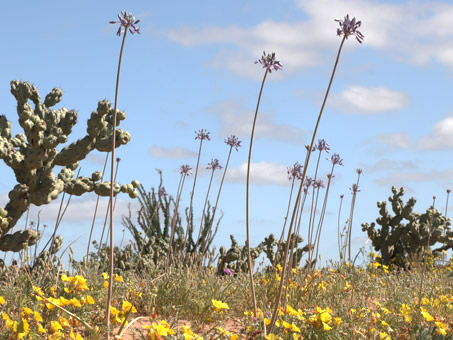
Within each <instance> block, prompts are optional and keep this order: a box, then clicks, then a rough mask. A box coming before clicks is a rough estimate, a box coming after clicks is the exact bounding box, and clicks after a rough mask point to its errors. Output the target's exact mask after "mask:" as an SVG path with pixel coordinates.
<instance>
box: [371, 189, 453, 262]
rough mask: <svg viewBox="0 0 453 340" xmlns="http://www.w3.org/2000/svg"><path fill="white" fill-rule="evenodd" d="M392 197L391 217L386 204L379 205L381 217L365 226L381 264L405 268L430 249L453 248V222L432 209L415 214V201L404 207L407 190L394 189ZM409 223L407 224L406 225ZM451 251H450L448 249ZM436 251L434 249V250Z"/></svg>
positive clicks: (390, 199)
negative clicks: (452, 227) (442, 245)
mask: <svg viewBox="0 0 453 340" xmlns="http://www.w3.org/2000/svg"><path fill="white" fill-rule="evenodd" d="M392 193H393V196H390V197H389V201H390V203H391V205H392V211H393V213H394V214H395V215H394V216H392V215H391V214H389V212H388V210H387V202H385V201H384V202H381V201H379V202H377V206H378V208H379V215H380V217H378V218H377V219H376V223H377V224H379V225H380V229H378V228H376V223H374V222H372V223H371V224H368V223H363V224H362V230H363V231H366V232H367V234H368V238H369V239H370V240H371V242H372V244H373V246H374V249H375V250H376V251H380V252H381V256H382V257H381V260H380V261H381V262H382V264H385V265H389V264H395V265H397V266H400V267H403V266H406V265H408V264H409V263H410V261H412V260H416V259H417V257H420V256H421V255H422V254H423V251H424V250H425V249H426V248H427V247H431V246H433V245H435V244H436V243H441V244H444V245H446V246H447V247H453V232H452V231H451V230H450V224H451V223H450V219H449V218H446V217H445V216H443V215H442V213H441V212H440V211H439V210H437V209H435V208H434V207H433V206H431V207H430V208H428V209H427V210H426V212H425V213H424V214H419V213H416V212H413V209H414V206H415V203H416V199H415V198H414V197H412V198H410V199H409V200H408V201H407V203H406V204H404V202H403V200H402V199H401V197H402V196H403V195H404V189H403V188H400V189H399V190H397V188H396V187H392ZM404 220H406V221H407V223H403V221H404ZM447 249H448V248H447ZM434 252H435V250H434Z"/></svg>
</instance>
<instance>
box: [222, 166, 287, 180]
mask: <svg viewBox="0 0 453 340" xmlns="http://www.w3.org/2000/svg"><path fill="white" fill-rule="evenodd" d="M246 179H247V163H242V164H241V165H240V166H239V167H238V168H231V169H228V174H227V175H226V177H225V180H226V181H229V182H241V183H243V182H245V181H246ZM250 183H253V184H257V185H267V184H278V185H288V183H289V182H288V177H287V173H286V166H284V165H280V164H275V163H270V162H258V163H251V164H250Z"/></svg>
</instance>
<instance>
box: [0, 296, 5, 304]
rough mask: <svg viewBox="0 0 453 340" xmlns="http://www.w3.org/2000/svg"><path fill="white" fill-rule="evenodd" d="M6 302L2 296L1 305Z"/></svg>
mask: <svg viewBox="0 0 453 340" xmlns="http://www.w3.org/2000/svg"><path fill="white" fill-rule="evenodd" d="M4 303H5V299H4V298H3V296H0V305H3V304H4Z"/></svg>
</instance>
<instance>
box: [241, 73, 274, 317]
mask: <svg viewBox="0 0 453 340" xmlns="http://www.w3.org/2000/svg"><path fill="white" fill-rule="evenodd" d="M268 72H269V71H268V69H266V72H264V77H263V82H262V83H261V89H260V94H259V95H258V102H257V103H256V110H255V117H254V118H253V125H252V134H251V136H250V148H249V156H248V160H247V185H246V193H245V224H246V231H247V262H248V267H249V278H250V286H251V287H250V288H251V291H252V300H253V312H254V316H255V317H257V315H258V314H257V307H256V295H255V284H254V282H253V268H252V254H251V252H250V224H249V184H250V161H251V159H252V147H253V136H254V135H255V126H256V118H257V116H258V109H259V107H260V101H261V95H262V93H263V87H264V83H265V81H266V77H267V73H268Z"/></svg>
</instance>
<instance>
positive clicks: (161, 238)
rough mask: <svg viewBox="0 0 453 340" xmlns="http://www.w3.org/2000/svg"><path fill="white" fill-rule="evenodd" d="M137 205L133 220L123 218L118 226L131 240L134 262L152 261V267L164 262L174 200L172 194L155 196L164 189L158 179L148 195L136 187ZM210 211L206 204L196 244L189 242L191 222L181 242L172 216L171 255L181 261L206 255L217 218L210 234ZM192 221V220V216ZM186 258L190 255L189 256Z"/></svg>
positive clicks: (178, 225)
mask: <svg viewBox="0 0 453 340" xmlns="http://www.w3.org/2000/svg"><path fill="white" fill-rule="evenodd" d="M137 190H138V202H139V204H140V209H139V210H138V212H137V220H136V221H133V220H132V214H131V213H129V216H127V217H124V218H123V221H122V224H123V225H124V226H125V227H126V228H127V229H128V230H129V232H130V233H131V234H132V237H133V239H134V245H135V246H136V248H137V250H136V254H135V255H137V261H138V262H139V263H138V264H139V265H140V262H141V261H145V262H149V261H152V262H153V263H154V264H158V263H164V262H165V259H166V258H167V256H168V252H169V247H170V229H171V224H172V220H173V215H174V213H175V212H174V208H175V199H174V198H173V196H172V195H168V196H167V195H159V192H162V191H164V190H165V188H164V186H163V182H162V175H161V178H160V184H159V188H158V190H157V191H156V190H155V189H154V188H152V189H151V191H150V192H148V191H146V190H145V189H144V187H143V186H142V185H140V186H139V187H138V189H137ZM212 210H213V209H212V208H211V206H210V204H209V203H208V206H207V209H206V212H205V216H204V221H203V227H202V230H201V236H200V240H199V242H198V245H196V243H195V240H194V239H193V232H194V227H193V220H191V221H190V222H189V230H188V233H187V234H188V237H187V241H186V242H185V235H186V232H185V230H184V227H183V223H182V219H181V216H180V215H179V212H176V216H175V221H174V224H175V236H174V238H173V241H172V244H171V247H172V249H173V251H172V253H173V254H182V255H183V258H185V259H188V258H189V257H190V256H192V255H195V254H197V255H199V254H201V253H202V252H203V250H204V253H203V254H202V255H206V253H207V251H208V250H209V248H210V246H211V244H212V241H213V240H214V237H215V235H216V233H217V229H218V226H219V223H220V221H221V219H222V217H220V219H219V221H218V222H217V224H216V228H215V229H214V230H212V232H210V231H211V228H212V224H213V214H212ZM188 214H189V213H188V208H187V209H186V218H187V219H188ZM192 218H193V217H192ZM189 255H190V256H189Z"/></svg>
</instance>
